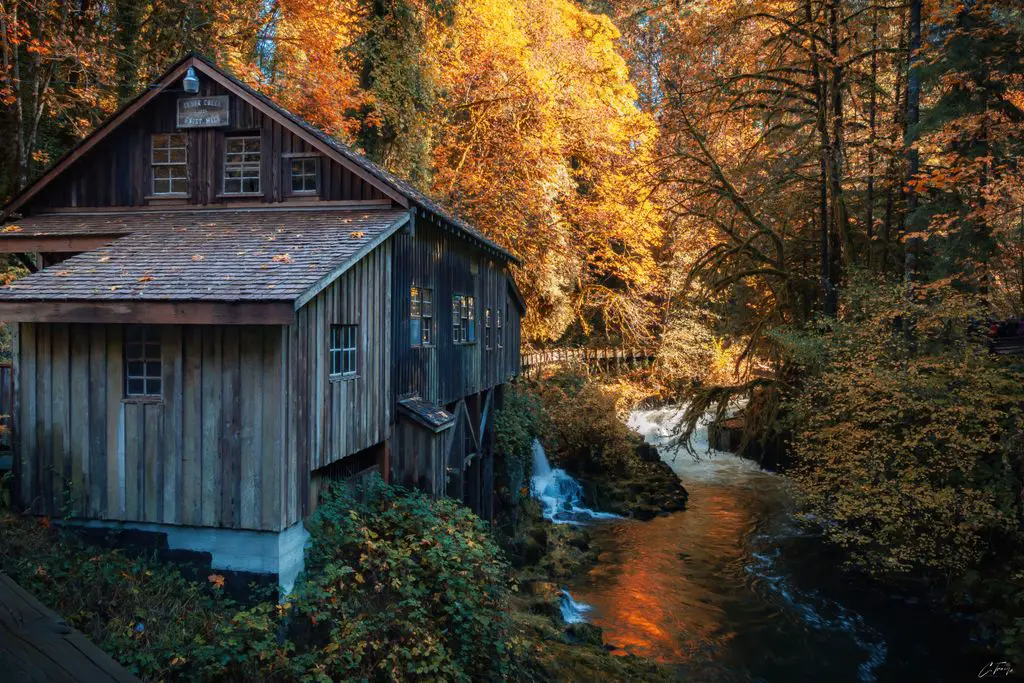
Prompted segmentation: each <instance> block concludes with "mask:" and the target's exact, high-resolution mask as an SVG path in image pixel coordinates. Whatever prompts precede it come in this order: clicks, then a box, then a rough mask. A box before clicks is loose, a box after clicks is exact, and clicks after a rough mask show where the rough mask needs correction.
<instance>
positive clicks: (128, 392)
mask: <svg viewBox="0 0 1024 683" xmlns="http://www.w3.org/2000/svg"><path fill="white" fill-rule="evenodd" d="M162 385H163V372H162V367H161V356H160V328H158V327H155V326H153V325H125V328H124V393H125V396H160V395H161V392H162V390H163V386H162Z"/></svg>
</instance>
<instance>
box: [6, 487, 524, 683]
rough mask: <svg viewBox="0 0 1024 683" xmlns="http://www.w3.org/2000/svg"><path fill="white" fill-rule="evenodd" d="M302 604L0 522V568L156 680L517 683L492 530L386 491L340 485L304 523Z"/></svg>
mask: <svg viewBox="0 0 1024 683" xmlns="http://www.w3.org/2000/svg"><path fill="white" fill-rule="evenodd" d="M307 525H308V528H309V530H310V534H311V545H310V547H309V548H308V551H307V559H306V571H305V572H304V574H303V576H302V577H300V581H299V584H298V586H297V588H296V591H295V593H294V595H292V596H289V598H288V601H287V602H284V603H281V604H278V602H277V601H276V600H264V601H262V602H258V603H256V604H254V605H252V606H250V607H243V606H241V605H238V604H237V603H235V602H233V601H232V600H230V599H228V598H226V597H224V595H223V583H224V577H222V576H219V575H217V574H211V575H210V576H209V578H208V580H207V581H205V582H204V581H199V582H196V581H190V580H188V579H186V578H185V577H183V576H182V574H181V573H180V572H179V571H178V570H177V569H175V568H174V567H173V566H168V565H163V564H161V563H160V562H158V561H157V560H156V559H155V558H153V557H150V556H139V557H132V556H129V555H127V554H125V553H122V552H120V551H117V550H109V549H102V550H101V549H98V548H94V547H90V546H88V545H85V544H83V543H81V542H80V541H79V540H78V538H77V537H76V536H75V535H73V534H71V533H68V532H63V531H60V530H58V529H56V528H51V525H50V522H49V521H48V520H46V519H43V520H37V519H34V518H29V517H16V516H14V515H10V514H8V515H5V516H3V517H0V569H2V570H3V571H5V572H7V573H9V574H10V575H11V576H12V577H14V579H15V580H16V581H18V582H19V583H20V584H21V585H23V586H24V587H25V588H26V589H27V590H29V591H31V592H32V593H34V594H35V595H36V596H37V597H39V598H40V599H41V600H44V601H45V602H46V603H47V604H48V605H49V606H50V607H51V608H52V609H54V610H55V611H57V612H58V613H59V614H61V615H62V616H64V617H65V618H66V619H67V620H68V621H69V623H71V624H72V625H73V626H75V627H76V628H78V629H80V630H82V631H83V632H84V633H85V635H86V636H87V637H88V638H90V639H91V640H92V641H93V642H95V643H96V644H97V645H99V646H100V647H101V648H102V649H104V650H105V651H106V652H108V653H109V654H110V655H111V656H113V657H114V658H115V659H117V660H118V661H120V662H121V663H122V664H124V665H125V666H126V667H127V668H129V669H130V670H131V671H132V672H134V673H135V674H136V675H138V676H139V677H140V678H143V679H145V680H188V681H222V680H230V681H299V680H302V681H308V680H319V681H339V680H371V681H405V680H419V679H424V678H426V679H432V680H448V681H470V680H481V679H483V680H490V679H500V678H507V677H509V676H510V675H511V673H510V672H511V667H512V658H511V653H510V652H509V646H508V643H510V642H516V639H515V637H514V636H511V635H510V633H509V616H508V609H507V602H508V598H509V593H510V590H511V589H512V587H513V585H512V581H511V579H510V577H509V571H508V567H507V565H506V564H505V561H504V559H503V555H502V554H501V551H500V550H499V549H498V548H497V547H496V546H495V544H494V543H493V542H492V540H491V539H490V537H489V536H488V534H487V529H486V527H485V526H484V523H483V522H482V521H481V520H480V519H479V518H478V517H476V516H475V515H473V513H472V512H470V511H469V509H467V508H465V507H463V506H461V505H459V504H457V503H456V502H454V501H450V500H439V501H435V500H431V499H430V498H428V497H427V496H425V495H424V494H421V493H418V492H417V493H406V492H405V491H403V490H401V489H397V488H393V487H389V486H387V485H385V484H384V483H383V482H381V481H380V480H379V479H377V480H375V481H373V482H372V483H371V484H370V485H369V486H368V487H367V488H366V489H364V490H362V491H361V492H360V493H359V495H358V496H355V495H353V494H352V493H351V492H350V491H349V490H348V489H347V488H346V487H344V486H335V487H333V488H331V489H329V490H328V491H327V492H325V493H324V494H323V496H322V497H321V502H320V506H319V507H318V508H317V511H316V512H315V513H314V514H313V516H312V517H311V518H310V519H309V520H308V522H307Z"/></svg>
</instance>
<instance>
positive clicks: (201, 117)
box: [178, 95, 229, 128]
mask: <svg viewBox="0 0 1024 683" xmlns="http://www.w3.org/2000/svg"><path fill="white" fill-rule="evenodd" d="M228 118H229V117H228V96H227V95H216V96H213V97H184V98H182V99H180V100H178V128H213V127H216V126H226V125H228V123H229V121H228Z"/></svg>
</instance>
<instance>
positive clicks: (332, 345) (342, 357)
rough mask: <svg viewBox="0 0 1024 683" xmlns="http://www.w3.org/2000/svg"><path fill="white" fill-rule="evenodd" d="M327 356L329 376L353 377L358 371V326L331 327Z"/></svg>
mask: <svg viewBox="0 0 1024 683" xmlns="http://www.w3.org/2000/svg"><path fill="white" fill-rule="evenodd" d="M330 335H331V336H330V340H329V346H328V354H329V356H330V372H331V375H340V376H342V377H354V376H355V375H356V371H357V370H358V365H357V362H356V361H357V356H358V339H359V326H358V325H331V331H330Z"/></svg>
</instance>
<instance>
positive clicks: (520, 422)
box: [494, 383, 544, 510]
mask: <svg viewBox="0 0 1024 683" xmlns="http://www.w3.org/2000/svg"><path fill="white" fill-rule="evenodd" d="M543 414H544V413H543V406H542V405H541V403H540V399H539V398H538V397H537V395H536V394H534V393H532V392H530V391H529V390H528V389H526V388H525V387H524V386H523V385H522V384H519V383H515V384H511V385H509V388H508V391H506V393H505V396H504V404H503V405H502V407H501V410H499V411H497V413H496V414H495V416H494V451H495V454H496V455H497V456H498V457H497V458H496V462H497V464H498V467H499V472H498V473H497V474H498V476H497V478H496V482H495V484H496V488H497V490H498V492H499V495H500V496H501V498H502V502H503V503H504V505H505V507H506V508H508V509H510V510H517V509H518V507H519V504H520V502H521V499H522V497H523V496H524V495H525V492H527V491H528V490H529V481H530V477H531V476H533V471H532V470H533V467H532V465H533V440H534V439H536V438H537V437H538V436H539V435H540V432H541V429H542V416H543Z"/></svg>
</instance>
